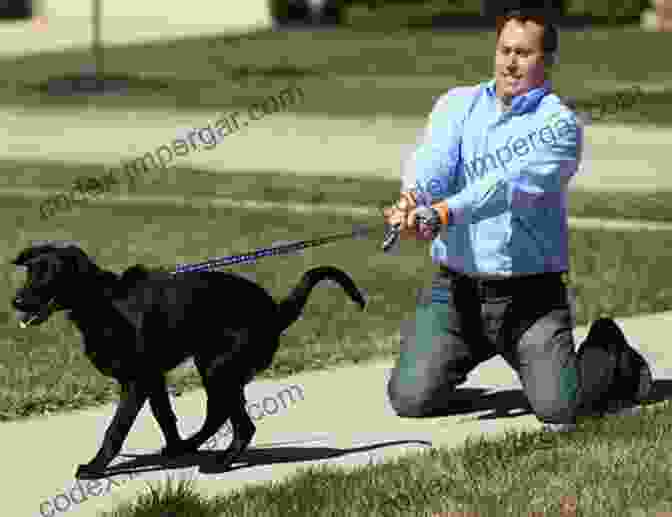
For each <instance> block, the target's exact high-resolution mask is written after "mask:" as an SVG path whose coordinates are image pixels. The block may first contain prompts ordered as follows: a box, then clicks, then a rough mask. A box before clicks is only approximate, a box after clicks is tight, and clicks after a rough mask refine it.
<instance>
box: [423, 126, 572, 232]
mask: <svg viewBox="0 0 672 517" xmlns="http://www.w3.org/2000/svg"><path fill="white" fill-rule="evenodd" d="M558 122H562V123H561V124H558V128H559V129H558V130H557V131H556V134H557V135H558V136H557V138H555V137H554V138H553V141H552V142H550V143H546V144H544V145H543V146H541V147H538V148H535V150H534V151H533V152H531V153H530V154H529V155H527V156H525V161H526V163H525V164H523V165H522V167H520V168H518V170H517V171H516V172H513V171H507V170H505V169H497V170H496V171H493V172H490V173H488V174H486V175H485V176H483V177H482V178H480V179H478V180H476V181H474V183H472V184H471V185H469V186H467V187H465V188H464V189H463V190H462V191H460V192H459V193H458V194H456V195H454V196H452V197H449V198H447V199H445V200H444V201H442V202H440V203H436V204H434V205H432V206H433V208H435V209H436V210H437V211H438V212H439V214H440V215H441V218H442V222H444V224H445V222H446V221H447V222H448V224H470V223H475V222H478V221H480V220H483V219H488V218H490V217H494V216H496V215H499V214H501V213H503V212H505V211H507V210H511V209H513V210H515V209H516V208H519V207H523V206H534V204H535V201H536V200H537V199H539V198H541V197H542V196H544V195H548V194H553V193H559V192H560V191H561V190H562V189H564V188H565V187H566V186H567V184H568V182H569V180H570V179H571V178H572V176H573V175H574V174H575V173H576V171H577V170H578V167H579V163H580V160H581V154H582V148H583V146H582V144H583V129H582V127H581V125H580V124H579V122H578V121H577V117H576V115H574V114H569V113H568V114H567V116H565V117H563V119H561V120H559V121H558ZM551 197H552V196H551Z"/></svg>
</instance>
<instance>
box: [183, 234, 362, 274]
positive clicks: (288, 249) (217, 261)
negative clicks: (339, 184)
mask: <svg viewBox="0 0 672 517" xmlns="http://www.w3.org/2000/svg"><path fill="white" fill-rule="evenodd" d="M370 231H371V228H368V227H366V226H361V227H355V229H354V230H353V231H352V232H350V233H341V234H337V235H330V236H327V237H320V238H319V239H312V240H306V241H297V242H292V243H289V244H284V245H282V246H274V247H271V248H260V249H258V250H254V251H250V252H247V253H243V254H240V255H231V256H228V257H220V258H213V259H209V260H206V261H205V262H198V263H195V264H180V265H178V266H177V268H176V269H175V271H173V272H172V274H173V275H176V274H178V273H193V272H199V271H213V270H216V269H219V268H223V267H226V266H230V265H233V264H242V263H246V262H255V261H256V260H257V259H259V258H262V257H272V256H275V255H288V254H291V253H294V252H296V251H299V250H302V249H305V248H312V247H314V246H322V245H324V244H329V243H330V242H336V241H340V240H343V239H353V238H355V239H356V238H361V237H363V236H365V235H367V234H368V233H369V232H370Z"/></svg>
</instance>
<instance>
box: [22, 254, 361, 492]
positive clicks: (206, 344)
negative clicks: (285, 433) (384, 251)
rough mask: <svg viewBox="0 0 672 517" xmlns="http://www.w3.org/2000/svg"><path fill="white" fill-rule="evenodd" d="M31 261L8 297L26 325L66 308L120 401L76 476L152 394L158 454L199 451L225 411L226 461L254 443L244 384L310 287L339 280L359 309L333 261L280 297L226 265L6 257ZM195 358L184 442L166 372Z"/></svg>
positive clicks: (97, 464) (111, 445) (102, 462)
mask: <svg viewBox="0 0 672 517" xmlns="http://www.w3.org/2000/svg"><path fill="white" fill-rule="evenodd" d="M12 263H13V264H15V265H17V266H25V267H26V268H27V272H28V277H27V283H26V286H25V287H23V288H21V289H19V290H18V291H17V294H16V297H15V298H14V300H13V301H12V304H13V306H14V308H15V309H16V310H17V318H18V319H19V321H20V323H21V326H22V327H24V328H25V327H27V326H29V325H38V324H40V323H42V322H44V321H46V320H47V319H48V318H49V316H50V315H51V314H53V313H54V312H56V311H59V310H67V311H69V313H68V318H69V319H70V320H71V321H72V322H73V323H74V324H75V325H76V326H77V328H78V329H79V330H80V332H81V333H82V335H83V337H84V351H85V353H86V355H87V356H88V357H89V359H90V360H91V361H92V362H93V364H94V365H95V367H96V368H97V369H98V370H99V371H100V372H102V373H103V374H104V375H107V376H110V377H113V378H115V379H116V380H117V381H118V382H119V383H120V384H121V388H122V389H121V392H122V394H121V400H120V402H119V406H118V407H117V411H116V413H115V415H114V418H113V420H112V423H111V424H110V426H109V427H108V429H107V431H106V432H105V438H104V440H103V444H102V446H101V448H100V450H99V451H98V453H97V454H96V456H95V457H94V458H93V460H91V461H90V462H89V463H88V464H86V465H79V467H78V469H77V474H76V477H77V478H79V479H86V478H92V477H98V476H99V475H101V474H102V473H103V472H104V470H105V468H106V467H107V465H108V464H109V463H110V461H112V459H113V458H114V457H115V456H116V455H117V454H118V453H119V452H120V451H121V447H122V444H123V442H124V440H125V438H126V436H127V435H128V432H129V431H130V428H131V426H132V424H133V422H134V420H135V418H136V417H137V415H138V412H139V411H140V409H141V408H142V406H143V405H144V403H145V401H146V400H147V398H149V403H150V407H151V410H152V413H153V415H154V417H155V418H156V420H157V422H158V423H159V426H160V427H161V431H162V433H163V435H164V437H165V441H166V446H165V447H164V448H163V449H162V453H163V454H166V455H168V456H178V455H181V454H184V453H188V452H194V451H196V450H197V449H198V448H199V447H200V446H201V445H202V444H203V443H204V442H205V441H206V440H208V439H209V438H210V437H211V436H212V435H214V434H215V433H216V432H217V431H218V430H219V428H220V427H221V426H222V425H224V424H225V423H226V421H227V420H228V419H229V418H230V419H231V422H232V427H233V441H232V443H231V445H230V446H229V448H228V449H226V451H224V453H223V454H222V456H221V458H220V459H219V460H218V463H219V464H220V465H222V466H223V467H228V466H229V465H231V463H233V461H234V460H235V459H236V458H237V457H238V456H239V455H240V453H241V452H243V451H244V450H245V448H246V447H247V446H248V444H249V443H250V441H251V439H252V437H253V436H254V433H255V431H256V428H255V426H254V424H253V423H252V420H251V419H250V417H249V415H248V414H247V412H246V411H245V394H244V386H245V385H246V384H247V383H248V382H249V381H250V380H252V378H253V377H254V375H255V374H256V373H257V372H259V371H261V370H264V369H266V368H268V367H269V366H270V364H271V361H272V360H273V356H274V354H275V352H276V350H277V349H278V346H279V337H280V334H281V333H282V332H283V331H284V330H285V329H287V328H288V327H289V326H290V325H291V324H292V323H293V322H294V321H296V320H297V319H298V317H299V316H300V314H301V311H302V309H303V306H304V305H305V303H306V301H307V299H308V295H309V294H310V292H311V290H312V288H313V287H314V286H315V285H316V284H317V283H318V282H320V281H321V280H324V279H331V280H335V281H336V282H337V283H338V284H340V285H341V287H343V289H344V290H345V291H346V292H347V293H348V295H350V297H351V298H352V300H353V301H355V302H357V303H358V304H359V305H360V307H361V308H362V309H364V307H365V305H366V302H365V299H364V297H363V296H362V294H361V293H360V291H359V290H358V289H357V287H356V286H355V284H354V283H353V281H352V280H351V279H350V277H349V276H348V275H347V274H345V273H344V272H342V271H340V270H339V269H336V268H334V267H329V266H324V267H316V268H313V269H311V270H309V271H307V272H306V273H304V275H303V277H302V278H301V280H300V282H299V284H298V285H297V286H296V287H295V288H294V289H293V290H292V291H291V293H290V294H289V296H287V298H286V299H285V300H283V301H281V302H280V303H278V304H276V302H275V301H274V300H273V298H272V297H271V296H270V294H268V293H267V292H266V291H265V290H264V289H263V288H262V287H260V286H258V285H257V284H255V283H254V282H252V281H250V280H247V279H245V278H243V277H241V276H238V275H235V274H231V273H222V272H203V273H180V274H177V275H172V274H171V273H170V272H167V271H158V270H151V271H150V270H148V269H145V268H143V267H142V266H133V267H131V268H129V269H127V270H126V271H124V273H123V274H122V275H121V276H119V275H117V274H115V273H112V272H110V271H104V270H102V269H100V268H99V267H98V266H96V264H94V263H93V262H92V261H91V260H90V259H89V257H87V256H86V254H85V253H84V252H83V251H82V250H81V249H79V248H78V247H77V246H73V245H68V246H65V247H62V246H61V247H59V246H58V245H55V244H46V245H41V246H33V247H30V248H27V249H26V250H24V251H23V252H21V253H20V254H19V256H18V257H17V258H16V259H15V260H14V261H12ZM189 357H193V358H194V363H195V365H196V368H197V369H198V371H199V373H200V375H201V377H202V380H203V386H204V388H205V391H206V394H207V416H206V419H205V422H204V423H203V426H202V427H201V429H200V430H199V431H198V432H196V433H194V434H193V435H192V436H190V437H189V438H187V439H185V440H182V439H181V438H180V435H179V432H178V430H177V425H176V416H175V413H174V412H173V410H172V407H171V404H170V399H169V397H168V392H167V390H166V383H165V377H164V374H165V373H166V372H168V371H169V370H171V369H173V368H175V367H176V366H178V365H179V364H181V363H182V362H184V361H185V360H186V359H187V358H189Z"/></svg>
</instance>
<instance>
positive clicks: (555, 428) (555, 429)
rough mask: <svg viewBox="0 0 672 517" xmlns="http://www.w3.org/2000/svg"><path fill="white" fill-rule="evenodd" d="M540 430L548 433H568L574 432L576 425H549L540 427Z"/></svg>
mask: <svg viewBox="0 0 672 517" xmlns="http://www.w3.org/2000/svg"><path fill="white" fill-rule="evenodd" d="M542 430H543V431H546V432H549V433H569V432H571V431H574V430H576V424H573V423H572V424H549V423H546V424H544V425H543V426H542Z"/></svg>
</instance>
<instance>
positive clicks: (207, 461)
mask: <svg viewBox="0 0 672 517" xmlns="http://www.w3.org/2000/svg"><path fill="white" fill-rule="evenodd" d="M293 443H300V442H293ZM393 445H423V446H427V447H431V446H432V443H431V442H428V441H426V440H394V441H387V442H381V443H375V444H371V445H366V446H362V447H353V448H349V449H340V448H336V447H278V446H276V445H274V446H270V447H249V448H248V449H246V450H245V451H244V452H243V453H242V454H241V455H240V456H239V457H238V459H236V461H235V462H234V463H233V465H231V466H228V467H224V466H221V465H219V464H218V462H217V460H218V458H221V456H222V454H223V453H224V450H218V451H198V452H195V453H192V454H186V455H184V456H180V457H179V458H166V457H165V456H162V455H160V454H121V455H120V456H124V457H128V458H133V459H131V460H129V461H125V462H123V463H119V464H117V465H114V466H112V467H108V468H107V469H106V470H105V472H104V473H101V475H100V476H96V477H98V478H107V477H112V476H117V475H121V474H140V473H145V472H153V471H158V470H168V469H186V468H191V467H198V468H199V472H201V473H203V474H220V473H223V472H231V471H234V470H239V469H244V468H251V467H256V466H263V465H272V464H275V463H300V462H306V461H319V460H326V459H331V458H338V457H342V456H346V455H349V454H357V453H362V452H368V451H372V450H375V449H380V448H382V447H389V446H393Z"/></svg>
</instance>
